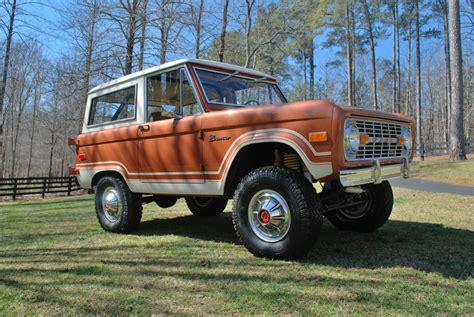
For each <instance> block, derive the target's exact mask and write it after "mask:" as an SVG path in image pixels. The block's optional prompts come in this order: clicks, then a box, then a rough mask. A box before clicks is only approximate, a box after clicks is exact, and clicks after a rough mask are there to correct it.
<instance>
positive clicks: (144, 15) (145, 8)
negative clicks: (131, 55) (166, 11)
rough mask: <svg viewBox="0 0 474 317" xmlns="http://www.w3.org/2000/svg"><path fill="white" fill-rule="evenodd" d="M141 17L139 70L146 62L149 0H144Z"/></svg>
mask: <svg viewBox="0 0 474 317" xmlns="http://www.w3.org/2000/svg"><path fill="white" fill-rule="evenodd" d="M141 11H142V13H141V15H140V17H141V20H142V21H141V34H140V56H139V58H138V70H142V69H143V64H144V62H145V44H146V28H147V24H148V0H143V5H142V10H141Z"/></svg>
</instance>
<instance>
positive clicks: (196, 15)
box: [191, 0, 204, 58]
mask: <svg viewBox="0 0 474 317" xmlns="http://www.w3.org/2000/svg"><path fill="white" fill-rule="evenodd" d="M192 2H193V0H191V20H192V23H193V27H194V32H195V34H196V44H195V46H196V50H195V55H194V56H195V57H196V58H199V57H200V56H201V29H202V15H203V11H204V0H199V5H198V8H197V12H196V8H195V7H194V4H193V3H192Z"/></svg>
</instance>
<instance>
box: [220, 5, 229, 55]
mask: <svg viewBox="0 0 474 317" xmlns="http://www.w3.org/2000/svg"><path fill="white" fill-rule="evenodd" d="M228 8H229V0H225V1H224V9H223V13H222V28H221V34H220V39H221V42H220V47H219V62H223V61H224V52H225V36H226V32H227V11H228Z"/></svg>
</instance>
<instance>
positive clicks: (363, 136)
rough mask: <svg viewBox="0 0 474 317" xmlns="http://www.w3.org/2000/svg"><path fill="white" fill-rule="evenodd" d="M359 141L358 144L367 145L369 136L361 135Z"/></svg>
mask: <svg viewBox="0 0 474 317" xmlns="http://www.w3.org/2000/svg"><path fill="white" fill-rule="evenodd" d="M359 141H360V144H362V145H366V144H369V135H368V134H365V133H361V134H360V136H359Z"/></svg>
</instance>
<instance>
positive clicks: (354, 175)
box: [339, 158, 419, 187]
mask: <svg viewBox="0 0 474 317" xmlns="http://www.w3.org/2000/svg"><path fill="white" fill-rule="evenodd" d="M418 170H419V166H418V164H417V163H414V162H411V163H410V162H408V160H407V159H406V158H405V159H403V163H402V164H391V165H380V161H379V160H375V161H374V165H373V166H371V167H363V168H357V169H351V170H341V171H340V172H339V180H340V181H341V184H342V186H344V187H348V186H358V185H363V184H371V183H374V184H380V183H381V182H382V181H384V180H388V179H391V178H396V177H403V178H408V177H412V176H413V175H414V174H416V173H417V172H418Z"/></svg>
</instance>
